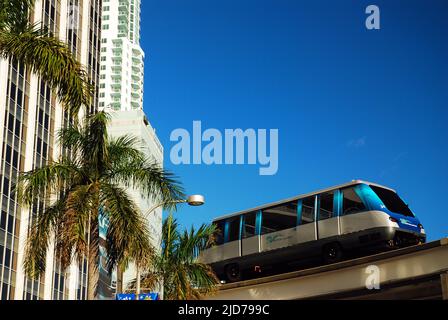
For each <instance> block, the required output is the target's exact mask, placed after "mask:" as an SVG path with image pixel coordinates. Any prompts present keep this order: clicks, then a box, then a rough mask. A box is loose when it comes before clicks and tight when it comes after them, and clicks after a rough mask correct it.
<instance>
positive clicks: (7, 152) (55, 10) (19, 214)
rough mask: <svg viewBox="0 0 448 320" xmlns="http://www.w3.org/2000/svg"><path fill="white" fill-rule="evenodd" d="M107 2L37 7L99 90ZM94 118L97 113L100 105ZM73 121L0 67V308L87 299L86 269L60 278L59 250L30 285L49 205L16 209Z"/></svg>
mask: <svg viewBox="0 0 448 320" xmlns="http://www.w3.org/2000/svg"><path fill="white" fill-rule="evenodd" d="M100 19H101V0H83V1H80V0H36V1H35V5H34V11H33V12H32V14H31V20H32V22H33V23H40V24H41V25H43V26H46V27H47V28H48V29H49V30H50V31H52V32H53V34H55V35H56V36H58V37H59V38H60V39H61V40H62V41H64V42H66V43H67V44H68V46H69V48H70V49H71V51H72V52H73V54H74V55H75V56H76V57H77V58H78V60H79V61H80V62H81V63H82V64H83V65H84V66H85V68H86V70H87V72H88V74H89V77H90V78H91V80H92V81H93V83H94V84H95V86H96V88H97V89H98V80H99V60H100V39H101V36H100ZM89 107H90V110H91V111H94V110H97V108H98V100H97V98H96V97H95V99H94V101H93V104H92V105H91V106H89ZM66 120H67V117H66V115H65V114H64V112H63V109H62V107H61V105H60V103H59V102H58V99H57V97H56V96H55V94H54V93H53V92H52V90H51V89H50V88H49V87H48V86H47V85H45V83H44V82H43V81H41V79H40V78H39V77H37V76H35V75H34V74H31V73H30V70H27V69H26V68H25V67H24V66H23V65H20V64H18V63H17V62H14V61H8V60H2V59H0V126H1V128H0V207H1V215H0V300H6V299H11V300H13V299H16V300H22V299H27V300H40V299H46V300H49V299H86V297H87V296H86V293H87V289H86V287H87V262H86V261H84V262H83V263H81V264H80V265H78V264H77V263H74V264H73V265H72V266H71V267H70V268H69V270H61V266H60V264H59V263H58V261H57V259H54V251H55V250H54V246H50V248H49V250H48V252H47V263H46V271H45V274H44V275H42V277H41V278H40V279H38V280H31V279H28V278H27V277H26V276H25V274H24V270H23V260H24V251H25V250H24V248H25V241H26V239H27V235H28V228H29V225H30V219H32V218H33V215H35V214H39V213H41V212H42V211H43V209H44V208H45V206H46V205H47V203H45V201H39V203H38V205H36V206H34V207H33V208H32V209H31V210H28V209H25V208H21V207H20V206H19V204H18V203H17V197H16V194H15V193H14V192H12V191H13V187H14V185H15V183H16V182H17V179H18V176H19V172H22V171H29V170H32V169H34V168H36V167H39V166H42V165H44V164H46V163H47V161H49V160H51V159H57V158H58V156H59V155H60V152H61V148H60V147H59V146H58V145H56V144H55V134H56V132H57V130H59V129H60V128H61V127H62V126H63V125H64V123H65V122H66Z"/></svg>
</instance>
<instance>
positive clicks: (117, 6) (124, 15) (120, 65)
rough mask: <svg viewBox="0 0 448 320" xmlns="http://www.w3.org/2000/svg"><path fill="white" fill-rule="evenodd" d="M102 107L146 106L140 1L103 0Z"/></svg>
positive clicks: (100, 95)
mask: <svg viewBox="0 0 448 320" xmlns="http://www.w3.org/2000/svg"><path fill="white" fill-rule="evenodd" d="M102 11H103V13H102V26H101V28H102V29H101V34H102V38H101V68H100V69H101V72H100V91H99V99H100V107H110V108H112V109H114V110H135V109H142V108H143V107H142V106H143V58H144V53H143V50H142V48H141V47H140V0H114V1H110V0H103V10H102Z"/></svg>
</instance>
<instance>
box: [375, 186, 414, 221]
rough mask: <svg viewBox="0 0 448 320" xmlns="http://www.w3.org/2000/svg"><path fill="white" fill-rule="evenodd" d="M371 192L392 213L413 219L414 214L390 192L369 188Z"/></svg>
mask: <svg viewBox="0 0 448 320" xmlns="http://www.w3.org/2000/svg"><path fill="white" fill-rule="evenodd" d="M370 187H371V188H372V190H373V191H374V192H375V193H376V194H377V195H378V197H380V199H381V201H383V203H384V205H385V206H386V208H387V209H388V210H389V211H392V212H394V213H398V214H402V215H404V216H407V217H413V216H414V214H413V213H412V211H411V210H410V209H409V208H408V205H407V204H406V203H404V202H403V200H401V198H400V197H399V196H398V194H396V193H395V192H393V191H392V190H388V189H384V188H380V187H376V186H370Z"/></svg>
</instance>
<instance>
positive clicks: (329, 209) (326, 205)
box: [319, 192, 334, 220]
mask: <svg viewBox="0 0 448 320" xmlns="http://www.w3.org/2000/svg"><path fill="white" fill-rule="evenodd" d="M333 196H334V192H327V193H323V194H321V195H320V197H319V204H320V206H319V220H325V219H330V218H333V216H334V213H333V211H334V210H333Z"/></svg>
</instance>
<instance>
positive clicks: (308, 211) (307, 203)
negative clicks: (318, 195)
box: [300, 196, 314, 224]
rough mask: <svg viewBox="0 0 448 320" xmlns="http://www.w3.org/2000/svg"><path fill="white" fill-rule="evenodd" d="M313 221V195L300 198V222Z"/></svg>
mask: <svg viewBox="0 0 448 320" xmlns="http://www.w3.org/2000/svg"><path fill="white" fill-rule="evenodd" d="M311 222H314V196H312V197H308V198H304V199H302V217H301V219H300V224H307V223H311Z"/></svg>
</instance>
